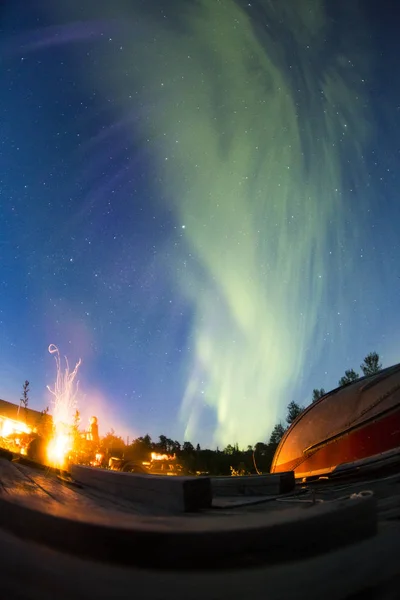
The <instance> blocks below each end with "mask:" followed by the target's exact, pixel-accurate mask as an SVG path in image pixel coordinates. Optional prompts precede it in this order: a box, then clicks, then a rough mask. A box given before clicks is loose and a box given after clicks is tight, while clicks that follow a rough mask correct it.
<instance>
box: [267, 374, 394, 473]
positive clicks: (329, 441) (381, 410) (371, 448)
mask: <svg viewBox="0 0 400 600" xmlns="http://www.w3.org/2000/svg"><path fill="white" fill-rule="evenodd" d="M397 448H398V449H399V452H400V365H396V366H394V367H390V368H389V369H385V370H384V371H382V372H380V373H379V374H378V375H374V376H371V377H369V378H364V379H362V380H359V381H357V382H355V383H354V384H351V385H350V386H346V387H345V388H338V389H337V390H334V391H333V392H330V393H329V394H327V395H326V396H324V397H323V398H321V399H320V400H319V401H318V402H316V403H315V404H312V405H311V406H309V407H308V408H307V409H306V410H305V411H304V412H303V413H302V414H301V415H300V416H299V417H298V418H297V419H296V421H295V422H294V423H293V424H292V426H291V427H290V428H289V429H288V431H287V432H286V433H285V435H284V437H283V438H282V440H281V442H280V444H279V446H278V448H277V450H276V453H275V456H274V459H273V462H272V467H271V472H272V473H279V472H283V471H294V473H295V476H296V477H297V478H300V477H307V476H313V475H321V474H323V473H330V472H332V471H333V470H334V469H335V468H336V467H338V466H339V465H343V464H347V463H352V462H355V461H358V460H363V459H368V458H372V457H374V456H376V455H380V454H382V453H384V452H388V451H391V450H395V449H397Z"/></svg>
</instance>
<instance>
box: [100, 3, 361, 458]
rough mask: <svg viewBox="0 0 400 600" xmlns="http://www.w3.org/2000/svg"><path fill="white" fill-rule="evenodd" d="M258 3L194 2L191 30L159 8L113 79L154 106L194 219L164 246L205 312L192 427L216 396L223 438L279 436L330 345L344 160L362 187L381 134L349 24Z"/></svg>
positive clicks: (161, 184)
mask: <svg viewBox="0 0 400 600" xmlns="http://www.w3.org/2000/svg"><path fill="white" fill-rule="evenodd" d="M258 4H259V5H261V6H262V14H263V16H264V20H265V22H267V23H270V26H265V27H261V25H258V26H257V24H256V23H255V21H256V20H257V19H256V20H252V19H251V11H250V10H247V9H246V8H241V7H240V6H239V4H238V3H236V2H234V1H233V0H218V1H217V0H199V1H197V2H187V3H183V6H184V9H183V10H182V13H181V14H180V15H179V24H180V26H179V27H178V26H176V27H172V26H171V24H170V21H168V20H163V19H160V17H158V18H157V19H156V18H152V17H151V16H149V15H146V16H144V17H143V18H144V21H143V22H142V21H141V24H140V27H139V25H138V29H139V28H140V30H141V34H140V35H137V37H136V38H135V35H134V32H133V33H132V36H131V40H130V42H129V43H130V44H131V47H132V50H131V52H130V61H131V62H134V64H135V68H134V70H135V73H136V77H135V80H134V81H132V78H131V77H126V72H127V71H128V65H127V64H126V58H122V59H120V58H119V57H118V53H116V52H115V53H114V54H113V56H109V57H108V59H107V60H108V62H105V65H104V70H105V73H106V74H107V75H106V76H105V77H104V81H103V82H98V84H99V87H100V86H103V87H104V88H105V90H107V88H108V87H109V86H111V87H112V89H114V90H117V91H118V96H119V97H120V98H121V107H120V108H121V112H126V111H128V110H129V102H130V100H129V97H130V96H131V95H132V94H134V95H135V97H136V98H139V101H140V104H141V105H142V106H144V107H146V108H147V109H148V110H147V112H144V116H143V118H142V120H141V122H140V125H139V132H138V125H137V123H135V126H134V128H133V129H132V136H136V138H137V136H138V135H139V136H141V139H142V140H143V145H145V146H146V149H147V150H148V151H149V152H150V155H151V157H152V160H153V161H154V168H155V172H156V173H157V174H158V177H157V181H156V182H155V185H156V187H157V189H158V191H159V193H160V196H161V197H162V198H164V200H165V202H166V203H167V204H168V206H170V205H172V206H173V210H174V213H175V217H176V225H177V228H182V234H183V237H184V243H185V248H184V249H181V251H180V253H179V252H177V251H176V250H175V249H174V247H173V241H171V248H167V249H166V252H165V256H169V257H170V259H169V260H170V264H169V265H168V267H169V272H170V273H171V274H172V276H173V277H176V278H177V281H176V284H177V285H178V286H179V289H180V290H181V291H182V292H183V294H184V296H185V297H186V298H187V300H188V301H189V303H190V306H191V309H192V310H193V315H194V316H193V326H192V336H191V339H192V355H191V356H190V357H189V360H190V364H189V365H187V372H188V380H187V386H186V393H185V394H184V397H183V399H182V403H181V418H182V420H183V422H184V423H185V425H186V432H185V439H196V432H197V431H198V428H199V427H201V419H202V414H203V411H204V410H208V409H209V408H211V409H213V410H214V411H215V414H216V428H215V432H214V433H215V442H216V443H218V444H220V445H224V444H226V443H230V442H232V440H236V441H237V442H238V443H239V444H240V445H241V446H242V445H245V444H248V443H254V441H255V440H261V439H265V438H266V436H268V432H269V431H271V429H272V427H273V425H274V424H275V422H276V421H277V420H279V418H280V417H281V416H282V409H283V407H284V406H285V405H286V404H287V403H288V401H290V400H291V399H293V397H294V390H295V389H296V386H297V385H298V382H299V378H300V377H301V373H302V370H303V369H304V368H305V365H308V364H310V363H311V362H312V360H313V355H317V354H318V352H319V347H320V346H319V342H320V341H321V333H320V330H319V327H318V323H319V318H320V316H321V314H322V315H323V318H324V319H325V321H326V322H328V321H329V319H330V318H331V315H330V314H327V312H326V311H325V309H324V306H325V303H326V297H327V294H330V295H331V297H330V305H332V306H334V307H335V308H334V309H333V310H334V311H338V310H340V309H341V306H342V304H341V302H342V300H341V295H340V289H342V287H343V281H342V280H343V279H346V278H347V277H350V278H351V276H352V270H351V264H350V263H349V261H348V260H347V264H346V273H344V272H343V270H341V269H340V261H341V257H342V250H343V247H344V246H345V245H346V243H347V242H346V220H347V218H348V211H347V206H346V196H345V194H344V193H343V186H344V180H343V170H342V165H343V162H344V161H347V162H348V161H351V164H352V173H353V175H352V185H353V186H355V185H357V181H359V180H360V179H361V178H362V175H363V172H362V152H363V145H364V144H365V141H366V139H367V128H366V123H367V115H366V114H365V106H364V105H365V102H364V98H363V75H362V73H363V69H364V66H365V65H364V64H362V65H361V64H360V56H356V57H354V58H352V56H351V50H352V48H353V47H354V46H355V43H353V41H352V40H351V38H349V36H347V35H345V33H344V32H342V38H341V43H340V45H339V46H338V47H337V48H336V49H334V51H332V52H331V51H328V50H327V49H326V44H325V40H326V37H327V36H328V34H329V31H330V28H331V26H332V25H331V22H330V20H329V19H328V16H327V14H326V13H325V9H324V3H323V2H320V1H319V0H314V1H313V0H310V1H307V2H301V1H297V0H295V1H292V2H272V1H265V2H261V3H258ZM128 6H131V5H128V4H126V7H125V11H128V10H131V12H132V8H129V7H128ZM349 10H350V8H349ZM136 16H137V15H136V14H133V12H132V19H133V20H135V19H136ZM346 43H347V46H346ZM288 48H289V49H288ZM125 56H126V55H125ZM354 61H355V62H356V64H355V63H354ZM357 61H358V62H357ZM361 62H363V61H361ZM131 67H132V64H130V65H129V70H130V71H131V70H132V68H131ZM133 90H134V91H133ZM136 143H137V142H136ZM352 229H354V230H353V231H352V235H353V236H355V235H356V231H355V228H353V226H352ZM187 257H190V259H191V260H187ZM328 261H329V273H328V269H327V265H328ZM184 262H185V265H186V266H185V267H182V268H181V267H180V268H177V265H178V263H179V264H180V265H181V264H183V263H184ZM177 273H178V275H177ZM332 277H333V280H334V283H332ZM332 287H334V288H335V289H336V292H335V293H336V298H335V299H333V298H332ZM335 314H336V313H335ZM311 349H312V352H311Z"/></svg>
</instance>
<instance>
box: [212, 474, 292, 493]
mask: <svg viewBox="0 0 400 600" xmlns="http://www.w3.org/2000/svg"><path fill="white" fill-rule="evenodd" d="M211 487H212V493H213V496H214V497H215V496H273V495H277V494H284V493H286V492H290V491H292V490H293V489H294V487H295V478H294V473H293V471H288V472H285V473H272V474H269V475H249V476H243V477H229V476H228V477H212V478H211Z"/></svg>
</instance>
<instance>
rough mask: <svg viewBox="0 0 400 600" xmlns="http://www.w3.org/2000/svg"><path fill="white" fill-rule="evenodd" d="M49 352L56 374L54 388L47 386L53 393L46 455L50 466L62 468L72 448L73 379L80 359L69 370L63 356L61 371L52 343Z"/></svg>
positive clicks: (56, 351) (74, 399)
mask: <svg viewBox="0 0 400 600" xmlns="http://www.w3.org/2000/svg"><path fill="white" fill-rule="evenodd" d="M49 352H50V354H54V355H55V361H56V367H57V376H56V381H55V384H54V388H53V389H52V388H50V386H47V389H48V390H49V392H50V393H51V394H52V395H53V397H54V400H53V402H52V416H53V428H54V431H53V437H52V438H51V439H50V441H49V443H48V447H47V456H48V459H49V462H50V464H51V465H52V466H54V467H57V468H62V467H64V466H65V462H66V459H67V457H68V453H69V452H70V451H71V450H72V449H73V430H72V428H73V424H74V416H75V411H76V410H77V394H78V382H76V381H75V379H76V376H77V374H78V370H79V367H80V365H81V360H79V361H78V362H77V364H76V365H75V368H74V370H73V371H71V372H70V369H69V363H68V359H67V358H66V357H65V362H66V366H65V370H64V371H62V368H61V359H60V352H59V350H58V348H57V346H55V345H54V344H50V346H49Z"/></svg>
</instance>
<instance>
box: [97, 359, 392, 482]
mask: <svg viewBox="0 0 400 600" xmlns="http://www.w3.org/2000/svg"><path fill="white" fill-rule="evenodd" d="M360 368H361V370H362V372H363V375H364V376H367V375H372V374H374V373H378V372H379V371H380V370H381V369H382V365H381V363H380V358H379V355H378V354H377V353H376V352H371V353H370V354H368V355H367V356H366V357H365V358H364V361H363V363H362V364H361V365H360ZM359 377H360V376H359V375H358V374H357V373H356V372H355V371H354V369H349V370H347V371H346V372H345V375H344V376H343V377H341V379H340V380H339V386H343V385H347V384H349V383H351V382H352V381H355V380H357V379H358V378H359ZM325 394H326V392H325V390H324V388H320V389H318V388H315V389H314V390H313V393H312V400H311V401H312V402H317V401H318V400H319V399H320V398H322V397H323V396H324V395H325ZM303 410H305V407H302V406H300V405H299V404H297V403H296V402H294V401H292V402H290V403H289V404H288V406H287V409H286V418H285V422H284V423H282V422H280V423H277V424H276V425H275V426H274V428H273V430H272V432H271V435H270V437H269V440H268V442H258V443H256V444H255V446H248V447H247V448H246V449H240V448H239V447H238V444H233V445H231V444H229V445H228V446H227V447H226V448H224V449H223V450H220V449H219V448H217V449H216V450H210V449H204V448H201V447H200V445H199V444H197V446H194V445H193V444H192V443H191V442H183V443H182V444H181V443H180V442H178V441H176V440H172V439H170V438H168V437H166V436H165V435H160V436H159V438H158V441H157V442H155V441H153V440H152V439H151V437H150V436H149V435H148V434H147V435H145V436H143V437H139V438H137V439H135V440H133V441H132V442H131V443H130V444H129V445H128V444H126V443H125V442H124V440H123V439H122V438H121V437H119V436H117V435H116V434H115V431H113V430H111V431H110V432H109V433H107V435H106V436H105V437H103V438H102V448H103V450H104V451H106V452H107V454H108V455H110V454H115V455H119V456H122V455H123V456H124V458H125V459H127V460H129V461H137V462H144V461H148V460H149V459H150V456H151V453H152V452H156V453H158V454H167V455H175V456H176V459H177V461H178V462H179V463H180V464H181V465H182V466H183V468H184V470H185V471H186V472H187V473H190V474H203V473H204V474H205V473H208V474H210V475H231V474H234V475H239V474H240V475H245V474H252V473H257V472H258V473H268V472H269V470H270V467H271V462H272V459H273V456H274V454H275V450H276V449H277V447H278V444H279V442H280V441H281V439H282V437H283V435H284V434H285V432H286V430H287V429H288V428H289V427H290V426H291V424H292V423H293V422H294V421H295V420H296V419H297V417H298V416H299V415H300V414H301V413H302V412H303Z"/></svg>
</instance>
